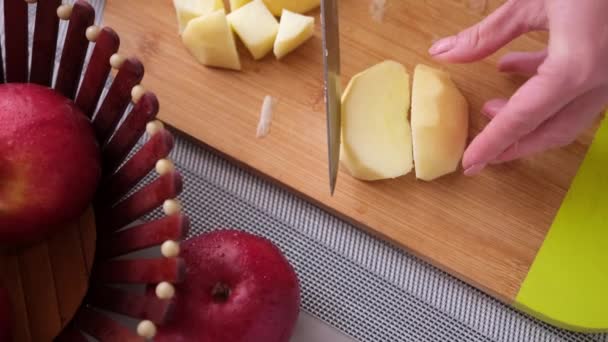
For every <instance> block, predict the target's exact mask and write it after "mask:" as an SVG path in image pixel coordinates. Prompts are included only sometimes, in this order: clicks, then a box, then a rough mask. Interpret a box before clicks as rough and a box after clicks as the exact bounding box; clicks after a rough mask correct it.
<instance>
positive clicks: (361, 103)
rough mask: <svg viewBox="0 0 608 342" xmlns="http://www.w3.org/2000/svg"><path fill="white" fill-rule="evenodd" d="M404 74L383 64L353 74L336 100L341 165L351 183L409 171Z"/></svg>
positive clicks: (407, 90) (406, 78)
mask: <svg viewBox="0 0 608 342" xmlns="http://www.w3.org/2000/svg"><path fill="white" fill-rule="evenodd" d="M409 106H410V86H409V75H408V73H407V71H406V70H405V68H404V67H403V65H401V64H399V63H397V62H394V61H390V60H389V61H384V62H382V63H379V64H376V65H374V66H372V67H371V68H369V69H367V70H365V71H363V72H361V73H359V74H357V75H355V76H354V77H353V78H352V79H351V80H350V82H349V84H348V87H347V88H346V90H345V92H344V95H343V96H342V151H341V154H340V160H341V162H342V166H343V167H344V168H345V169H346V170H347V171H348V172H349V173H350V174H351V175H352V176H353V177H355V178H358V179H361V180H368V181H373V180H380V179H387V178H396V177H399V176H403V175H405V174H407V173H409V172H410V171H411V170H412V167H413V163H412V136H411V131H410V125H409V123H408V121H407V113H408V109H409Z"/></svg>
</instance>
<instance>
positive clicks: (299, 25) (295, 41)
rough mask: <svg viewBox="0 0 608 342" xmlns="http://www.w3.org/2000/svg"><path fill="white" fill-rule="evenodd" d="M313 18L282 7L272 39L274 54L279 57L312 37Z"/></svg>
mask: <svg viewBox="0 0 608 342" xmlns="http://www.w3.org/2000/svg"><path fill="white" fill-rule="evenodd" d="M314 25H315V18H314V17H310V16H305V15H301V14H298V13H294V12H291V11H289V10H286V9H284V10H283V13H282V14H281V21H280V23H279V32H278V34H277V37H276V39H275V41H274V48H273V51H274V55H275V56H276V57H277V59H281V58H283V57H284V56H286V55H287V54H289V53H290V52H292V51H293V50H295V49H296V48H297V47H298V46H300V45H302V44H303V43H304V42H306V41H307V40H308V39H310V37H312V34H313V30H314Z"/></svg>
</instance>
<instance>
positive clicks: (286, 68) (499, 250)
mask: <svg viewBox="0 0 608 342" xmlns="http://www.w3.org/2000/svg"><path fill="white" fill-rule="evenodd" d="M500 3H501V1H495V0H490V1H482V0H478V1H465V0H437V1H435V0H434V1H420V0H388V1H387V8H386V12H385V15H384V18H383V20H382V22H377V21H374V20H373V19H372V15H371V14H370V1H369V0H341V1H340V30H341V54H342V56H341V57H342V71H343V83H344V85H346V83H347V82H348V80H349V79H350V77H352V76H353V75H354V74H355V73H357V72H360V71H362V70H364V69H365V68H367V67H369V66H371V65H373V64H376V63H378V62H381V61H382V60H385V59H393V60H396V61H399V62H401V63H402V64H404V65H405V66H406V67H407V69H408V70H409V71H410V72H411V71H412V70H413V69H414V66H415V65H416V64H418V63H426V64H429V65H435V66H437V65H436V64H435V63H434V62H433V61H432V60H431V59H430V58H429V56H428V54H427V49H428V48H429V47H430V45H431V43H432V42H433V41H434V40H436V39H438V38H440V37H443V36H447V35H451V34H454V33H456V32H458V31H459V30H461V29H463V28H465V27H467V26H469V25H472V24H474V23H475V22H477V21H479V20H480V19H482V18H483V17H484V16H485V15H487V14H488V13H490V12H491V11H492V10H494V9H495V8H497V7H498V6H499V5H500ZM313 14H314V15H315V17H316V18H317V22H316V24H317V25H316V30H315V34H314V37H313V38H312V39H311V40H310V41H308V42H307V43H306V44H305V45H303V46H301V47H300V48H299V49H298V50H296V51H295V52H294V53H293V54H291V55H289V56H288V57H286V58H285V59H284V60H282V61H276V60H275V59H274V58H273V56H272V55H269V56H267V57H266V58H264V59H263V60H261V61H253V60H252V58H251V57H250V56H249V54H248V53H247V51H246V50H245V49H243V48H242V46H240V47H239V48H240V51H241V52H242V53H241V56H242V58H241V61H242V64H243V71H242V72H232V71H224V70H217V69H211V68H206V67H204V66H202V65H199V64H197V62H196V61H195V60H194V58H192V57H191V56H190V55H189V54H188V52H187V50H186V49H185V47H184V46H183V45H182V44H181V40H180V37H179V36H178V34H177V23H176V19H175V12H174V9H173V6H172V2H171V1H169V0H164V1H147V0H131V1H120V0H110V1H108V3H107V7H106V12H105V17H104V20H105V24H106V25H108V26H111V27H113V28H114V29H115V30H117V31H118V32H119V33H120V37H121V48H120V51H121V52H122V53H123V54H128V55H137V56H138V57H140V58H141V59H142V61H143V63H144V65H145V66H146V76H145V78H144V81H143V84H144V85H145V86H146V87H148V88H150V89H152V90H154V91H155V92H156V93H157V94H158V96H159V99H160V103H161V111H160V118H161V119H162V120H164V121H165V122H166V123H168V124H170V125H171V126H174V127H176V128H177V129H179V130H181V131H183V132H185V133H186V134H188V135H190V136H192V137H194V138H196V139H198V140H199V141H201V142H202V143H204V144H206V145H208V146H209V147H211V148H213V149H215V150H217V151H219V152H221V153H223V154H225V155H227V156H229V157H231V158H232V159H234V160H236V161H237V162H239V163H241V164H242V165H245V166H247V167H249V168H251V169H253V170H255V171H257V172H259V173H261V174H263V175H265V176H267V177H269V178H271V179H273V180H275V181H277V182H279V183H281V184H283V185H284V186H286V187H288V188H289V189H291V190H293V191H294V192H296V193H298V194H300V195H302V196H304V197H306V198H308V199H311V200H312V201H314V202H315V203H317V204H319V205H320V206H322V207H324V208H326V209H328V210H329V211H331V212H333V213H335V214H337V215H339V216H341V217H343V218H345V219H347V220H349V221H350V222H352V223H354V224H355V225H357V226H359V227H362V228H365V229H367V230H368V231H370V232H372V233H374V234H377V235H379V236H381V237H382V238H385V239H387V240H389V241H392V242H394V243H395V244H397V245H399V246H401V247H404V248H406V249H407V250H409V251H411V252H413V253H415V254H416V255H418V256H420V257H422V258H423V259H425V260H428V261H430V262H431V263H432V264H434V265H436V266H438V267H440V268H441V269H443V270H446V271H447V272H449V273H451V274H453V275H455V276H457V277H459V278H461V279H463V280H464V281H466V282H469V283H470V284H472V285H474V286H476V287H478V288H480V289H482V290H483V291H486V292H487V293H489V294H491V295H493V296H495V297H496V298H498V299H500V300H502V301H504V302H506V303H510V304H516V305H517V304H518V302H517V296H518V293H519V290H520V288H521V286H522V283H523V282H524V280H525V279H526V276H527V275H528V273H529V270H530V268H531V265H532V264H533V261H534V259H535V256H536V255H537V252H538V251H539V248H540V247H541V245H542V244H543V241H544V239H545V236H546V235H547V232H548V231H549V229H550V227H551V225H552V222H553V220H554V218H555V216H556V213H557V212H558V209H559V208H560V206H561V204H562V201H563V200H564V198H565V195H566V193H567V191H568V189H569V187H570V185H571V183H572V180H573V179H574V177H575V175H576V174H577V170H578V169H579V166H580V165H581V162H582V161H583V158H584V156H585V153H586V151H587V149H588V147H589V145H590V143H591V141H592V137H593V135H592V132H588V133H586V134H584V135H583V136H581V138H580V139H579V140H578V141H576V142H575V143H574V144H572V145H570V146H568V147H566V148H562V149H559V150H554V151H550V152H547V153H544V154H542V155H540V156H537V157H534V158H529V159H526V160H522V161H517V162H513V163H509V164H506V165H501V166H493V167H490V168H489V169H488V170H486V171H484V172H483V173H482V174H481V175H479V176H477V177H474V178H467V177H465V176H463V175H462V174H461V172H458V173H455V174H453V175H449V176H446V177H444V178H441V179H439V180H437V181H434V182H430V183H427V182H423V181H417V180H416V179H415V177H414V175H413V173H412V174H409V175H407V176H405V177H402V178H399V179H396V180H388V181H380V182H373V183H367V182H361V181H357V180H355V179H353V178H351V177H350V176H349V175H347V174H346V173H345V172H342V171H341V172H340V174H339V178H338V185H337V190H336V194H335V196H334V197H331V196H330V195H329V189H328V176H327V147H326V123H325V113H324V96H323V79H322V77H323V75H322V59H321V57H322V55H321V44H322V41H321V33H320V20H319V17H318V11H316V12H313ZM545 41H546V35H545V34H538V33H535V34H530V35H526V36H524V37H521V38H519V39H517V40H515V41H514V42H512V43H511V44H510V45H509V46H508V48H507V49H503V50H501V51H500V52H498V53H496V54H495V55H494V56H492V57H490V58H488V59H486V60H484V61H481V62H477V63H472V64H468V65H441V66H440V67H442V68H444V69H447V70H448V71H449V72H450V73H451V74H452V76H453V79H454V80H455V82H456V84H457V85H458V86H459V87H460V89H461V90H462V91H463V93H464V94H465V96H466V98H467V99H468V101H469V103H470V105H471V127H470V136H471V137H473V136H474V135H476V134H477V133H478V132H479V131H480V129H481V128H483V126H484V125H485V124H486V122H487V120H486V119H485V118H483V117H482V116H481V115H480V114H479V113H480V108H481V106H482V104H483V103H484V101H486V100H488V99H491V98H496V97H504V98H506V97H509V96H510V94H512V93H513V91H514V90H515V89H516V88H517V87H518V86H519V85H520V84H521V83H522V82H523V81H524V80H523V79H522V78H519V77H517V76H513V75H506V74H501V73H499V72H498V71H497V70H496V62H497V60H498V58H499V57H500V56H501V55H503V54H504V53H505V52H507V51H509V50H518V51H521V50H524V51H533V50H539V49H542V48H543V46H544V42H545ZM265 95H271V96H273V97H276V98H278V104H277V106H276V107H275V110H274V118H273V121H272V129H271V133H270V135H268V136H267V137H265V138H263V139H257V138H256V126H257V122H258V117H259V111H260V107H261V105H262V100H263V98H264V96H265ZM607 240H608V239H607ZM603 270H604V269H602V271H603ZM606 273H608V272H606ZM583 285H584V284H583ZM577 290H580V288H578V289H577ZM568 291H572V289H569V290H568ZM541 292H542V291H541ZM519 305H520V306H521V307H525V306H526V303H523V304H522V303H519ZM606 308H607V309H608V305H606ZM583 309H584V308H583ZM529 311H534V310H533V309H531V310H529ZM583 311H584V310H583ZM545 314H547V315H548V313H545ZM539 316H540V315H539ZM606 317H608V315H606ZM558 323H559V322H558ZM605 324H606V325H605V326H604V328H606V329H608V322H606V323H605ZM575 328H576V327H575Z"/></svg>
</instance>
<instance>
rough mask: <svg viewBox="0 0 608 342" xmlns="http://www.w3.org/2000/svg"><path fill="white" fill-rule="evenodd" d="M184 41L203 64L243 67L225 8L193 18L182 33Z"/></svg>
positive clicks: (236, 68)
mask: <svg viewBox="0 0 608 342" xmlns="http://www.w3.org/2000/svg"><path fill="white" fill-rule="evenodd" d="M182 41H183V42H184V45H185V46H186V48H188V51H190V53H191V54H192V55H193V56H194V57H195V58H196V59H197V60H198V61H199V62H200V63H201V64H204V65H207V66H212V67H220V68H227V69H234V70H240V69H241V62H240V60H239V54H238V52H237V50H236V44H235V42H234V35H233V34H232V30H231V29H230V26H229V25H228V20H227V19H226V14H225V12H224V10H223V9H222V10H217V11H215V12H213V13H210V14H207V15H205V16H202V17H199V18H196V19H192V20H191V21H190V22H189V23H188V25H187V26H186V29H185V30H184V33H183V34H182Z"/></svg>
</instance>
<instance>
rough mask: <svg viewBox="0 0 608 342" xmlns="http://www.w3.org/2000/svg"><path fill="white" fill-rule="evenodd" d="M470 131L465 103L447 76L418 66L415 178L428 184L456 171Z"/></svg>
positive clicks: (414, 91)
mask: <svg viewBox="0 0 608 342" xmlns="http://www.w3.org/2000/svg"><path fill="white" fill-rule="evenodd" d="M468 127H469V108H468V103H467V101H466V99H465V98H464V96H463V95H462V93H461V92H460V91H459V90H458V88H457V87H456V85H455V84H454V82H452V79H451V78H450V75H449V74H448V73H447V72H445V71H442V70H438V69H434V68H431V67H429V66H426V65H423V64H419V65H418V66H416V69H415V70H414V84H413V87H412V136H413V146H414V163H415V164H416V178H418V179H422V180H426V181H430V180H433V179H436V178H439V177H441V176H443V175H446V174H448V173H452V172H454V171H456V169H457V168H458V164H459V162H460V159H461V158H462V154H463V152H464V148H465V144H466V140H467V135H468Z"/></svg>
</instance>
